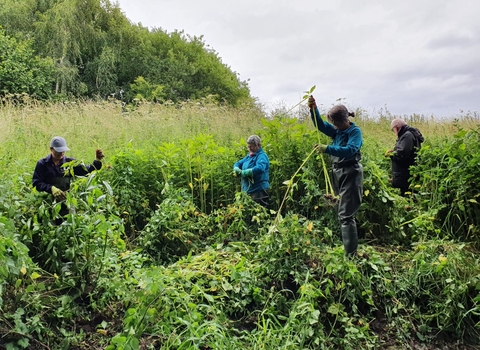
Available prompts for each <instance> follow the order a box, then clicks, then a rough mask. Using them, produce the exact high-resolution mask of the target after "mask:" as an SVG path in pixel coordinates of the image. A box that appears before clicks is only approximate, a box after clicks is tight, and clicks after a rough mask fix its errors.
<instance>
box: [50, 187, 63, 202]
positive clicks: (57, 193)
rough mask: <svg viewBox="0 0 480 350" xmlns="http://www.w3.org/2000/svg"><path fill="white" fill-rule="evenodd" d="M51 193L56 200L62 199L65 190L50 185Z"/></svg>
mask: <svg viewBox="0 0 480 350" xmlns="http://www.w3.org/2000/svg"><path fill="white" fill-rule="evenodd" d="M52 194H53V196H54V197H55V199H56V200H58V201H63V200H64V199H65V192H63V191H62V190H61V189H59V188H58V187H55V186H52Z"/></svg>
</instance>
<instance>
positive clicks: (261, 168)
mask: <svg viewBox="0 0 480 350" xmlns="http://www.w3.org/2000/svg"><path fill="white" fill-rule="evenodd" d="M269 166H270V161H269V160H268V157H267V155H266V154H265V153H261V154H259V155H258V159H257V162H256V164H255V166H254V167H253V168H252V172H253V174H254V175H257V174H262V173H264V172H265V171H266V170H267V168H268V167H269Z"/></svg>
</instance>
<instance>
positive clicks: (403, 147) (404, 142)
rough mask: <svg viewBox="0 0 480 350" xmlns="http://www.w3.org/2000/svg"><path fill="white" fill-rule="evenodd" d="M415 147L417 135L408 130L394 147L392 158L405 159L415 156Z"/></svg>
mask: <svg viewBox="0 0 480 350" xmlns="http://www.w3.org/2000/svg"><path fill="white" fill-rule="evenodd" d="M414 147H415V137H414V136H413V135H412V133H410V132H406V133H405V134H404V135H403V137H401V138H400V139H399V140H398V142H397V144H396V145H395V148H394V154H393V156H392V160H396V161H403V160H408V159H410V158H412V157H413V152H414Z"/></svg>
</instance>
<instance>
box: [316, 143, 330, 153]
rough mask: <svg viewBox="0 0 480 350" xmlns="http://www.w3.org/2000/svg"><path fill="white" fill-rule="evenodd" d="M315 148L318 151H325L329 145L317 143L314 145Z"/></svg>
mask: <svg viewBox="0 0 480 350" xmlns="http://www.w3.org/2000/svg"><path fill="white" fill-rule="evenodd" d="M313 148H315V151H317V153H325V150H326V149H327V145H322V144H317V145H315V146H313Z"/></svg>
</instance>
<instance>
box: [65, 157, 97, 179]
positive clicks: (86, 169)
mask: <svg viewBox="0 0 480 350" xmlns="http://www.w3.org/2000/svg"><path fill="white" fill-rule="evenodd" d="M72 160H73V159H72ZM101 168H102V162H100V161H98V160H94V161H93V164H90V165H87V166H84V165H83V164H81V165H77V166H75V167H74V168H73V173H74V174H75V175H76V176H85V175H87V174H89V173H91V172H92V171H95V170H100V169H101Z"/></svg>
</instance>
